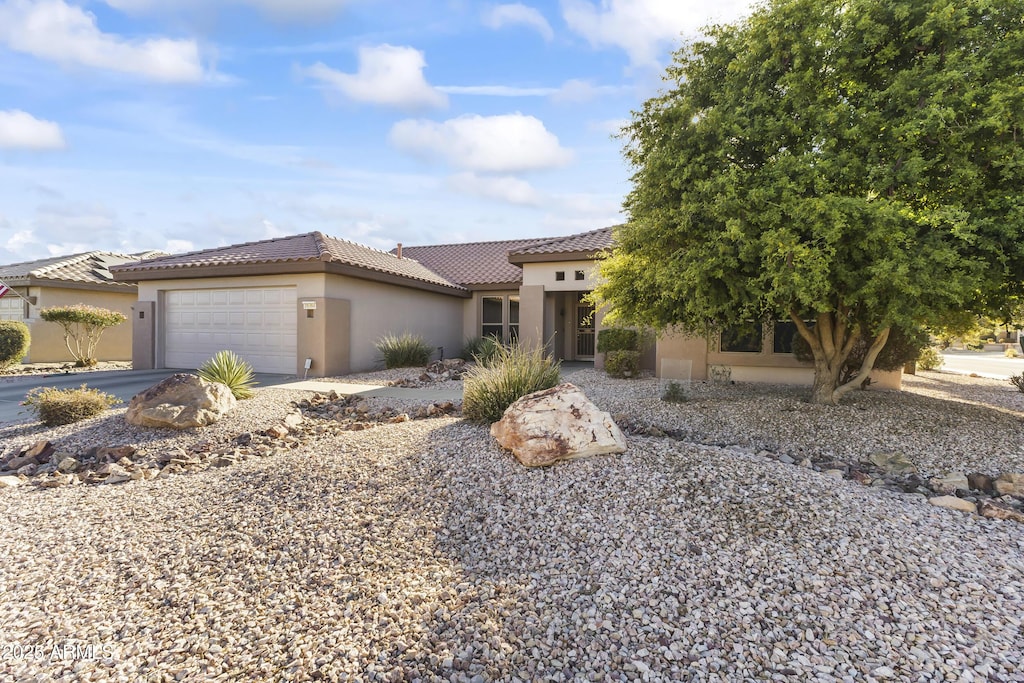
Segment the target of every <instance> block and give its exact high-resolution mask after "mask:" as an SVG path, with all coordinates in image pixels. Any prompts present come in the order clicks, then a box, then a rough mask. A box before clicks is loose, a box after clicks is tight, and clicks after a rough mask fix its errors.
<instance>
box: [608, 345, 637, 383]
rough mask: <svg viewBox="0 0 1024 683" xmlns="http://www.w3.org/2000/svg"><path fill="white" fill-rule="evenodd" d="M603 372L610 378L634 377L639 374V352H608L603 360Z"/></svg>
mask: <svg viewBox="0 0 1024 683" xmlns="http://www.w3.org/2000/svg"><path fill="white" fill-rule="evenodd" d="M604 371H605V372H607V373H608V374H609V375H610V376H612V377H618V378H620V379H621V378H623V377H636V376H637V375H639V374H640V352H639V351H609V352H608V353H607V354H606V355H605V359H604Z"/></svg>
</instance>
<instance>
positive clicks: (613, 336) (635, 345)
mask: <svg viewBox="0 0 1024 683" xmlns="http://www.w3.org/2000/svg"><path fill="white" fill-rule="evenodd" d="M639 350H640V333H639V332H638V331H637V330H633V329H630V328H628V327H608V328H605V329H603V330H598V332H597V352H598V353H610V352H612V351H639Z"/></svg>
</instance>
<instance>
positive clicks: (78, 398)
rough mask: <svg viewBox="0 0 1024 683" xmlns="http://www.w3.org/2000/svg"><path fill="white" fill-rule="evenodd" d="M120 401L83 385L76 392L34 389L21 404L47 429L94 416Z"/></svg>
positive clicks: (43, 388)
mask: <svg viewBox="0 0 1024 683" xmlns="http://www.w3.org/2000/svg"><path fill="white" fill-rule="evenodd" d="M120 402H121V399H119V398H118V397H116V396H114V395H112V394H106V393H103V392H102V391H100V390H99V389H89V388H88V387H86V386H85V385H84V384H83V385H82V386H81V387H79V388H78V389H57V388H55V387H37V388H35V389H33V390H32V391H30V392H28V394H27V395H26V396H25V400H24V401H22V402H21V405H23V406H26V407H27V408H28V409H29V410H31V411H32V412H34V413H35V414H36V415H37V416H38V417H39V420H40V421H41V422H42V423H43V424H44V425H46V426H47V427H56V426H59V425H67V424H71V423H73V422H78V421H79V420H85V419H88V418H90V417H96V416H97V415H99V414H100V413H102V412H103V411H104V410H106V409H107V408H110V407H111V406H115V405H117V404H118V403H120Z"/></svg>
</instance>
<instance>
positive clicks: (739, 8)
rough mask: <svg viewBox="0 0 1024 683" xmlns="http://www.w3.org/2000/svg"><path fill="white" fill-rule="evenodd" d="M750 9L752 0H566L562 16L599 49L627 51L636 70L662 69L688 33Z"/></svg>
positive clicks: (734, 16)
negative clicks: (663, 60)
mask: <svg viewBox="0 0 1024 683" xmlns="http://www.w3.org/2000/svg"><path fill="white" fill-rule="evenodd" d="M749 7H750V2H749V0H719V2H716V3H707V2H704V1H703V0H597V4H596V5H595V4H594V2H593V1H592V0H562V17H563V18H564V19H565V23H566V24H568V26H569V28H570V29H572V30H573V31H575V32H576V33H578V34H580V35H581V36H583V37H585V38H586V39H587V40H588V41H590V44H591V45H593V46H594V47H618V48H621V49H623V50H625V51H626V53H627V54H628V55H629V59H630V62H632V63H633V64H634V65H635V66H660V63H661V58H662V57H664V56H665V53H666V50H667V49H670V48H674V47H676V46H677V45H678V44H679V42H680V39H681V37H682V34H684V33H685V34H689V35H694V34H696V33H697V32H698V31H699V30H700V29H701V27H703V26H705V25H707V24H709V23H713V22H715V21H729V20H733V19H735V18H737V17H739V16H740V15H742V14H744V13H746V12H748V11H749ZM709 8H710V9H709Z"/></svg>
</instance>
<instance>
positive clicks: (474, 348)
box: [461, 337, 501, 365]
mask: <svg viewBox="0 0 1024 683" xmlns="http://www.w3.org/2000/svg"><path fill="white" fill-rule="evenodd" d="M500 346H501V344H499V343H498V341H497V340H496V339H495V338H494V337H471V338H469V339H467V340H466V344H465V345H464V346H463V347H462V354H461V357H462V358H463V359H464V360H475V361H476V362H477V363H480V364H481V365H487V364H488V363H490V362H491V361H492V360H493V359H494V356H495V355H496V354H497V353H498V348H499V347H500Z"/></svg>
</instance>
